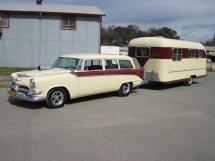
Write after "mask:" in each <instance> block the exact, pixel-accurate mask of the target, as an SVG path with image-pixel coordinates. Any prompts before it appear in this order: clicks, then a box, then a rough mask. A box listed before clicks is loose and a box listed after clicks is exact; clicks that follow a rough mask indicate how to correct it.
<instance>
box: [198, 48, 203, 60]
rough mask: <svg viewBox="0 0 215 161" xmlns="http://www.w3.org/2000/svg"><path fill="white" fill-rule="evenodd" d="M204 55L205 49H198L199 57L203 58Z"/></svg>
mask: <svg viewBox="0 0 215 161" xmlns="http://www.w3.org/2000/svg"><path fill="white" fill-rule="evenodd" d="M202 56H203V51H202V50H199V51H198V58H202Z"/></svg>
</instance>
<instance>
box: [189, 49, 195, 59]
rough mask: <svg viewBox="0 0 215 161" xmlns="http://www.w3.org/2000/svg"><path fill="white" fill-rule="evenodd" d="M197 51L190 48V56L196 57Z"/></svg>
mask: <svg viewBox="0 0 215 161" xmlns="http://www.w3.org/2000/svg"><path fill="white" fill-rule="evenodd" d="M195 52H196V50H193V49H190V50H189V58H195Z"/></svg>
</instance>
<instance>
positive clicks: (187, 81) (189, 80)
mask: <svg viewBox="0 0 215 161" xmlns="http://www.w3.org/2000/svg"><path fill="white" fill-rule="evenodd" d="M192 83H193V77H190V78H188V79H187V80H186V81H185V84H186V85H187V86H190V85H191V84H192Z"/></svg>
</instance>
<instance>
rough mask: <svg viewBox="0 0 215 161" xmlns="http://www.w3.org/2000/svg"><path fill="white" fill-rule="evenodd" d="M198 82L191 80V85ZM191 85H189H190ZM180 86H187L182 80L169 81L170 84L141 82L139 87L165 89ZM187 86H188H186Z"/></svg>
mask: <svg viewBox="0 0 215 161" xmlns="http://www.w3.org/2000/svg"><path fill="white" fill-rule="evenodd" d="M194 84H198V82H193V84H192V85H194ZM192 85H191V86H192ZM181 86H187V85H185V84H184V83H183V82H177V83H171V84H163V83H147V84H143V85H141V86H140V87H139V89H149V90H167V89H172V88H178V87H181ZM187 87H188V86H187Z"/></svg>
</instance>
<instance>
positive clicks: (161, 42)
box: [128, 37, 205, 50]
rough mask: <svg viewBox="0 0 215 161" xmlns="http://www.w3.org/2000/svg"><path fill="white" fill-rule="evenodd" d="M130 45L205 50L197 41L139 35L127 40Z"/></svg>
mask: <svg viewBox="0 0 215 161" xmlns="http://www.w3.org/2000/svg"><path fill="white" fill-rule="evenodd" d="M128 46H130V47H170V48H188V49H201V50H205V48H204V46H203V45H202V44H201V43H198V42H191V41H184V40H175V39H167V38H163V37H141V38H136V39H133V40H131V41H130V42H129V45H128Z"/></svg>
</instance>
